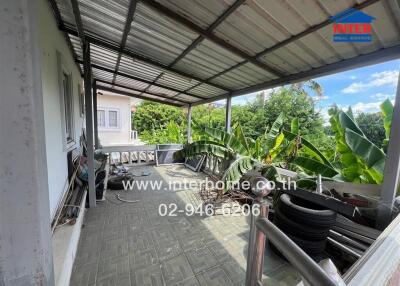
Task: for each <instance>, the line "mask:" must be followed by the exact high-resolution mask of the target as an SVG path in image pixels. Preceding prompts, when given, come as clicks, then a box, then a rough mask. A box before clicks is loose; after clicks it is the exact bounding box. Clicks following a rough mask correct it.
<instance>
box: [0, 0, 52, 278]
mask: <svg viewBox="0 0 400 286" xmlns="http://www.w3.org/2000/svg"><path fill="white" fill-rule="evenodd" d="M35 5H36V1H30V0H2V1H1V8H0V19H1V25H0V86H1V92H0V93H1V96H0V98H1V104H0V132H1V135H0V285H2V286H11V285H26V286H31V285H32V286H33V285H54V273H53V258H52V247H51V230H50V205H49V188H48V180H47V163H46V162H47V161H46V142H45V127H44V113H43V94H42V86H41V83H42V79H41V68H40V53H39V48H38V35H37V33H38V31H37V30H36V29H37V23H36V19H35V18H36V7H35Z"/></svg>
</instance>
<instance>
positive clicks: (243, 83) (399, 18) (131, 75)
mask: <svg viewBox="0 0 400 286" xmlns="http://www.w3.org/2000/svg"><path fill="white" fill-rule="evenodd" d="M49 1H50V3H51V5H52V8H53V10H54V15H55V17H56V20H57V23H58V26H59V28H60V29H61V30H63V31H64V32H65V33H66V34H67V38H68V40H69V41H70V43H71V48H72V50H73V53H74V56H75V59H76V61H77V63H78V64H80V65H82V48H81V42H80V39H79V37H78V36H79V35H80V36H83V35H84V38H85V40H86V41H87V42H89V43H90V45H91V63H92V73H93V77H94V79H96V80H97V81H96V82H97V84H98V86H99V87H102V88H106V89H107V90H112V91H115V92H120V93H123V94H125V95H132V96H137V97H140V98H143V99H149V100H155V101H159V102H164V103H167V104H173V105H178V106H184V105H188V104H192V105H195V104H200V103H206V102H211V101H215V100H219V99H223V98H226V97H227V96H238V95H243V94H246V93H250V92H256V91H259V90H263V89H267V88H272V87H275V86H279V85H283V84H288V83H293V82H297V81H302V80H307V79H309V78H314V77H317V76H321V75H326V74H330V73H335V72H338V71H342V70H345V69H350V68H354V67H360V66H364V65H369V64H374V63H378V62H382V61H387V60H391V59H395V58H399V55H400V29H399V27H400V8H399V6H398V4H397V3H396V1H395V0H364V1H362V0H357V1H356V0H336V1H322V0H307V1H275V0H270V1H262V0H247V1H246V0H236V1H235V0H175V1H169V0H141V1H139V0H138V1H136V0H131V1H129V0H115V1H107V0H49ZM71 3H72V4H71ZM74 4H77V5H75V7H74ZM349 8H354V9H358V10H360V11H362V12H363V13H366V14H368V15H371V16H372V17H374V18H376V20H375V21H374V22H373V23H372V27H373V32H372V42H371V43H334V42H333V41H332V23H333V20H332V16H334V15H337V14H338V13H340V12H342V11H345V10H346V9H349ZM360 15H361V14H360ZM363 17H364V16H363Z"/></svg>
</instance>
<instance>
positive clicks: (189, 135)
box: [186, 104, 192, 144]
mask: <svg viewBox="0 0 400 286" xmlns="http://www.w3.org/2000/svg"><path fill="white" fill-rule="evenodd" d="M186 128H187V129H186V133H187V143H189V144H190V143H192V105H191V104H189V106H188V110H187V127H186Z"/></svg>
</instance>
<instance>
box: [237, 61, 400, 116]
mask: <svg viewBox="0 0 400 286" xmlns="http://www.w3.org/2000/svg"><path fill="white" fill-rule="evenodd" d="M399 69H400V60H395V61H390V62H385V63H381V64H377V65H373V66H368V67H363V68H359V69H354V70H350V71H346V72H341V73H337V74H334V75H329V76H324V77H320V78H316V79H314V80H316V81H317V82H318V83H319V84H320V85H321V86H322V88H323V90H324V96H323V98H321V99H319V100H317V107H318V108H319V109H320V110H321V113H322V115H323V116H324V117H326V116H327V109H328V108H329V106H331V105H333V104H337V105H338V106H339V107H342V108H347V107H348V106H351V107H352V108H353V110H354V111H355V112H376V111H379V104H380V103H381V102H382V101H383V100H385V99H386V98H390V99H391V100H393V99H394V97H395V93H396V86H397V80H398V74H399ZM254 97H255V94H249V95H244V96H240V97H235V98H233V99H232V104H243V103H245V102H247V101H251V100H253V99H254Z"/></svg>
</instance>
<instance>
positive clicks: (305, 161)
mask: <svg viewBox="0 0 400 286" xmlns="http://www.w3.org/2000/svg"><path fill="white" fill-rule="evenodd" d="M292 163H293V164H296V165H297V166H300V167H302V168H304V169H306V170H308V171H311V172H313V173H315V174H320V175H322V176H325V177H334V176H336V175H337V174H338V172H337V171H336V170H335V169H334V168H332V167H331V166H329V165H326V164H324V163H321V162H319V161H317V160H314V159H311V158H307V157H302V156H297V157H295V158H294V159H293V161H292Z"/></svg>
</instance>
